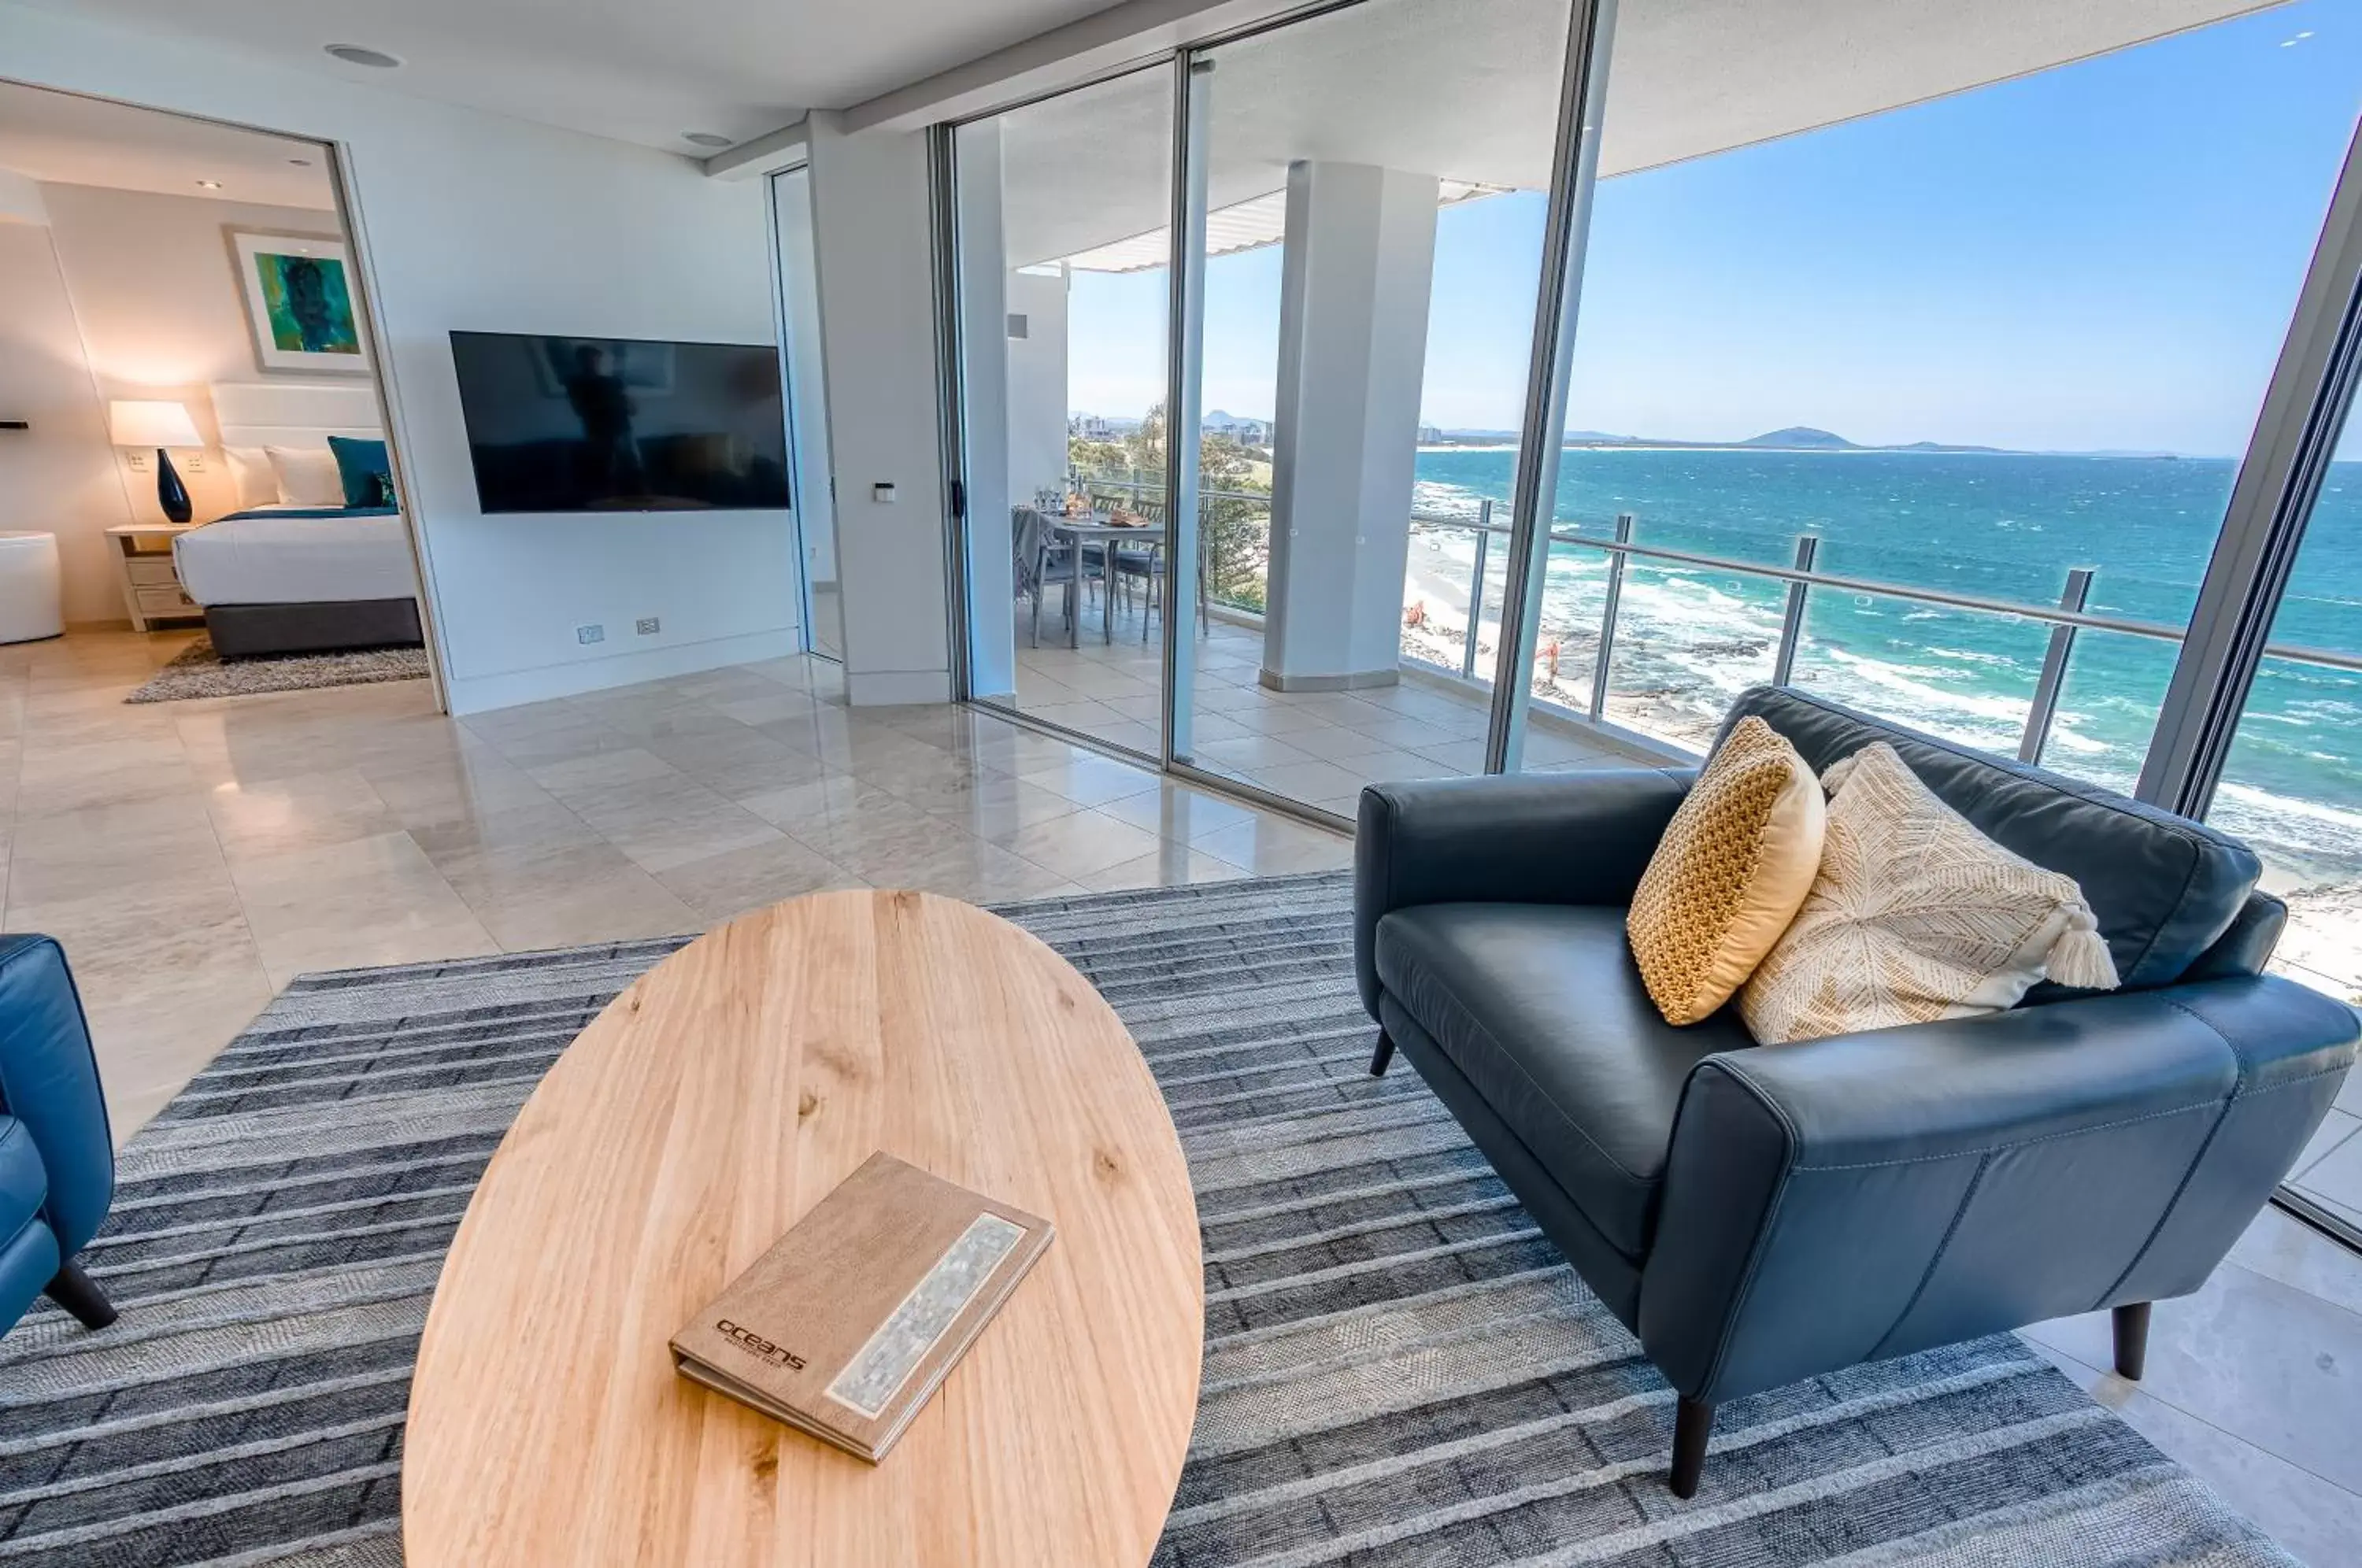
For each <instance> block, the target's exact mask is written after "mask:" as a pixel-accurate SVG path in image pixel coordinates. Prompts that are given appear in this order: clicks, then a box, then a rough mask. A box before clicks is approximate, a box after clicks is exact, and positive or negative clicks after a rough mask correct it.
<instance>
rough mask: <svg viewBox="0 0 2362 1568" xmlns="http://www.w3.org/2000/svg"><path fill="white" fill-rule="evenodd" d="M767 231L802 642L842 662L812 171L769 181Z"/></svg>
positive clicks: (785, 174)
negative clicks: (783, 386)
mask: <svg viewBox="0 0 2362 1568" xmlns="http://www.w3.org/2000/svg"><path fill="white" fill-rule="evenodd" d="M771 226H772V236H773V246H774V249H775V252H776V254H777V256H778V279H779V344H780V358H781V359H782V360H783V361H784V362H785V365H786V369H787V382H788V436H789V442H790V443H791V445H792V448H793V449H792V451H791V452H790V454H789V457H790V460H791V464H792V467H793V469H794V471H795V476H796V483H795V502H796V526H797V530H798V533H799V534H800V536H801V539H802V542H803V583H804V615H805V620H804V624H805V626H806V627H807V628H808V631H807V636H806V643H807V645H808V646H810V647H811V651H812V652H814V653H816V654H821V655H823V656H825V657H829V658H833V659H837V660H840V661H841V660H843V658H844V605H843V603H842V602H841V601H840V599H839V597H838V594H837V586H836V497H835V495H834V494H833V491H832V490H831V488H830V485H829V479H828V473H829V463H828V393H827V386H828V381H827V378H826V377H825V376H824V375H822V370H821V354H820V283H819V270H818V263H817V262H816V261H815V260H814V259H813V255H812V207H811V171H810V170H808V169H805V168H802V167H798V168H794V169H789V170H787V171H783V172H781V173H778V174H775V175H773V176H772V177H771Z"/></svg>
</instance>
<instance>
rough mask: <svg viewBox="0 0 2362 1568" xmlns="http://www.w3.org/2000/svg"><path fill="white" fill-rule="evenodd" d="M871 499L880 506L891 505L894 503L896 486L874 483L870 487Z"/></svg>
mask: <svg viewBox="0 0 2362 1568" xmlns="http://www.w3.org/2000/svg"><path fill="white" fill-rule="evenodd" d="M869 499H870V500H872V501H874V502H877V504H878V505H880V506H891V505H893V504H894V487H893V486H892V485H890V484H873V485H871V486H870V487H869Z"/></svg>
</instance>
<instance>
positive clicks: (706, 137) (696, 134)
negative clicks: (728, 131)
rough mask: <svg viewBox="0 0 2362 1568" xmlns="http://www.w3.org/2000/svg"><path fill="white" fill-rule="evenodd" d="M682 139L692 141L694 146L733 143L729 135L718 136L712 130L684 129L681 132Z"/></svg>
mask: <svg viewBox="0 0 2362 1568" xmlns="http://www.w3.org/2000/svg"><path fill="white" fill-rule="evenodd" d="M680 139H681V140H683V141H685V142H688V143H690V145H691V146H693V147H728V146H730V145H731V141H730V138H728V137H726V136H716V135H715V134H714V133H713V132H712V131H710V130H693V131H683V132H681V133H680Z"/></svg>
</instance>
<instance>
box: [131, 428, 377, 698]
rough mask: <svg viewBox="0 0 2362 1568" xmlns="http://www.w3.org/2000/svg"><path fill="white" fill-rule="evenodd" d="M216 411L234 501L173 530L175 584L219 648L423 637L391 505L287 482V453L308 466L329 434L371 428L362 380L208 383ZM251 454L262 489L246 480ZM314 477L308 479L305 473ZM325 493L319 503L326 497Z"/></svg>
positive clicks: (282, 648) (308, 647) (230, 652)
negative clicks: (355, 501) (214, 515)
mask: <svg viewBox="0 0 2362 1568" xmlns="http://www.w3.org/2000/svg"><path fill="white" fill-rule="evenodd" d="M212 390H213V398H214V414H215V420H216V422H217V424H218V425H219V426H220V429H221V442H222V447H223V449H224V455H225V457H226V459H227V461H228V463H229V466H230V469H231V471H232V474H233V476H234V477H235V478H236V480H237V483H238V485H239V487H240V490H241V492H242V493H241V496H240V504H241V509H240V510H239V511H237V512H235V513H231V514H229V515H228V516H226V517H223V518H219V519H217V520H215V521H214V522H212V523H208V524H206V525H204V526H203V527H200V528H193V529H191V530H190V531H189V532H187V533H185V534H182V535H181V536H179V537H178V538H176V539H174V540H173V541H172V555H173V563H174V566H175V568H176V569H177V570H178V572H179V575H180V579H181V587H182V591H184V592H186V593H187V594H188V596H189V597H190V598H191V599H193V600H194V601H196V602H198V603H199V604H201V605H203V606H204V610H205V628H206V630H207V632H208V633H209V634H210V635H211V637H212V640H213V645H214V648H215V652H217V653H219V654H220V655H221V656H222V657H225V658H236V657H256V656H260V655H270V654H291V653H310V652H320V651H326V650H329V649H335V648H349V647H372V646H385V645H388V644H415V643H417V642H419V641H421V640H422V639H421V635H420V628H419V622H418V602H417V593H418V575H417V570H416V568H415V566H414V564H413V561H412V558H411V548H410V531H409V528H408V526H407V525H406V524H405V523H404V522H403V517H402V515H401V513H399V512H397V511H395V510H394V509H393V508H392V507H390V506H362V507H348V506H343V505H340V504H335V503H336V502H341V501H342V499H343V496H342V494H341V493H340V492H338V491H336V489H335V480H334V469H333V462H332V461H330V462H329V464H328V468H329V473H328V485H329V490H328V492H327V493H326V494H293V493H289V491H288V489H287V487H286V485H285V483H283V482H282V483H281V484H280V485H278V486H276V487H273V486H272V485H271V484H270V479H269V475H270V471H271V469H279V470H280V472H281V480H282V481H283V480H285V479H286V477H287V474H288V469H289V468H290V466H291V465H289V464H284V463H281V461H280V459H281V458H287V457H289V456H290V455H296V456H300V457H302V458H306V459H308V462H306V463H304V464H301V465H293V466H302V467H306V468H312V469H316V468H317V467H318V466H320V462H321V460H322V459H325V458H326V457H327V441H328V437H329V436H353V437H358V438H364V439H379V438H381V434H380V431H379V429H378V425H377V399H376V395H375V393H374V392H371V391H370V388H369V387H368V386H367V384H366V383H349V382H348V383H339V384H334V385H312V384H297V383H292V382H272V383H244V382H238V383H231V382H224V383H218V384H216V385H215V387H214V388H213V389H212ZM265 453H269V454H271V460H270V462H269V463H267V464H261V465H259V466H260V467H261V471H262V475H263V478H262V480H261V484H262V487H263V489H262V491H260V492H259V493H258V492H255V489H254V487H255V478H254V469H256V468H257V467H258V459H259V458H262V456H263V455H264V454H265ZM315 482H316V480H315ZM324 503H326V504H324Z"/></svg>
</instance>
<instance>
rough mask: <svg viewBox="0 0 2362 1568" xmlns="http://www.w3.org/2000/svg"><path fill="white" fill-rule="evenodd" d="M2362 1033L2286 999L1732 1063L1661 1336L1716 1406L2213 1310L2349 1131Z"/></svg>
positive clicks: (2344, 1012)
mask: <svg viewBox="0 0 2362 1568" xmlns="http://www.w3.org/2000/svg"><path fill="white" fill-rule="evenodd" d="M2357 1032H2362V1019H2357V1018H2356V1014H2355V1012H2354V1010H2352V1009H2350V1008H2347V1007H2345V1005H2344V1004H2342V1003H2339V1002H2337V1001H2334V1000H2332V999H2329V998H2327V997H2325V996H2323V995H2321V994H2319V993H2317V992H2314V991H2312V990H2309V989H2307V988H2303V987H2301V986H2298V985H2295V984H2293V983H2291V982H2290V981H2286V980H2280V979H2277V978H2270V977H2238V978H2231V979H2221V980H2210V981H2206V982H2203V983H2201V984H2197V985H2188V986H2176V987H2169V988H2163V989H2159V990H2153V991H2140V992H2126V993H2122V994H2118V995H2112V996H2103V997H2093V998H2089V999H2079V1000H2075V1001H2068V1002H2058V1003H2054V1004H2051V1005H2049V1006H2044V1007H2032V1008H2021V1009H2017V1010H2013V1011H2010V1012H2004V1013H1997V1014H1993V1015H1991V1016H1987V1017H1981V1018H1970V1019H1953V1020H1947V1021H1939V1022H1935V1023H1926V1024H1918V1025H1914V1026H1911V1027H1907V1028H1901V1029H1888V1030H1881V1031H1877V1032H1871V1033H1867V1034H1855V1035H1841V1036H1838V1037H1835V1038H1831V1039H1827V1040H1815V1041H1808V1042H1802V1043H1796V1044H1793V1045H1775V1046H1766V1047H1760V1048H1758V1049H1755V1050H1751V1051H1738V1052H1728V1053H1724V1054H1721V1055H1714V1056H1709V1057H1707V1058H1706V1059H1705V1060H1704V1061H1702V1062H1700V1063H1699V1064H1698V1066H1696V1067H1695V1068H1694V1070H1693V1071H1692V1073H1691V1076H1690V1078H1689V1082H1688V1084H1687V1085H1686V1087H1685V1088H1684V1089H1683V1098H1682V1106H1681V1110H1680V1112H1679V1115H1678V1116H1677V1118H1676V1120H1675V1121H1674V1126H1673V1138H1672V1148H1671V1151H1670V1158H1669V1162H1668V1165H1667V1170H1666V1177H1665V1187H1664V1192H1663V1198H1662V1202H1661V1208H1660V1209H1659V1212H1658V1215H1657V1220H1656V1229H1655V1232H1654V1235H1653V1238H1652V1242H1651V1247H1650V1253H1649V1256H1648V1259H1647V1263H1646V1264H1645V1269H1644V1273H1643V1276H1642V1280H1641V1287H1640V1338H1641V1342H1642V1343H1643V1344H1644V1345H1645V1346H1646V1347H1647V1349H1648V1351H1649V1354H1650V1358H1651V1359H1653V1360H1654V1361H1655V1362H1656V1363H1657V1364H1658V1365H1659V1366H1661V1367H1662V1368H1663V1369H1664V1371H1665V1373H1666V1375H1667V1376H1668V1377H1670V1378H1671V1379H1672V1382H1673V1384H1674V1386H1676V1387H1677V1388H1679V1389H1680V1390H1681V1391H1682V1392H1683V1394H1685V1395H1689V1396H1690V1397H1694V1398H1702V1399H1706V1400H1709V1401H1716V1402H1718V1401H1720V1400H1723V1399H1728V1398H1736V1397H1740V1396H1742V1395H1745V1394H1749V1393H1753V1392H1755V1391H1757V1390H1759V1389H1763V1388H1771V1387H1776V1386H1780V1385H1782V1384H1785V1383H1790V1382H1794V1380H1796V1379H1797V1378H1800V1377H1806V1376H1811V1375H1816V1374H1818V1373H1822V1372H1827V1371H1830V1370H1832V1369H1834V1368H1837V1367H1841V1366H1848V1365H1851V1364H1853V1363H1855V1362H1858V1361H1869V1360H1876V1359H1879V1358H1881V1357H1884V1356H1892V1355H1901V1354H1904V1353H1908V1352H1911V1351H1915V1350H1923V1349H1926V1348H1928V1347H1930V1346H1934V1345H1941V1344H1949V1343H1952V1342H1956V1341H1959V1340H1964V1339H1972V1338H1975V1337H1977V1336H1979V1335H1981V1334H1987V1333H1992V1332H1997V1331H2003V1330H2007V1329H2014V1328H2020V1327H2023V1326H2024V1325H2025V1324H2028V1323H2034V1322H2038V1321H2041V1320H2044V1319H2047V1318H2052V1317H2058V1316H2062V1315H2065V1314H2068V1313H2073V1312H2087V1311H2091V1310H2093V1309H2098V1308H2101V1307H2108V1306H2114V1305H2116V1304H2118V1303H2121V1302H2127V1301H2147V1300H2153V1299H2156V1298H2157V1297H2163V1296H2172V1295H2180V1294H2183V1293H2185V1292H2188V1291H2191V1290H2194V1289H2196V1288H2197V1287H2198V1286H2200V1285H2201V1284H2202V1283H2203V1282H2204V1280H2205V1278H2206V1275H2208V1274H2209V1273H2211V1272H2212V1271H2213V1267H2214V1265H2215V1264H2217V1263H2219V1262H2221V1261H2222V1258H2223V1255H2224V1253H2226V1252H2228V1251H2229V1250H2230V1247H2231V1244H2232V1242H2235V1241H2236V1240H2237V1239H2238V1236H2239V1232H2240V1231H2242V1230H2243V1229H2245V1228H2246V1225H2247V1224H2248V1223H2249V1222H2250V1221H2252V1220H2254V1218H2255V1216H2256V1213H2257V1210H2258V1209H2261V1208H2262V1207H2263V1205H2264V1203H2265V1202H2266V1200H2267V1199H2268V1198H2269V1197H2270V1195H2271V1190H2272V1187H2274V1185H2275V1184H2277V1183H2278V1182H2279V1180H2280V1178H2281V1177H2283V1176H2285V1175H2286V1174H2287V1173H2288V1169H2289V1167H2290V1165H2291V1164H2292V1163H2293V1162H2294V1161H2295V1159H2296V1156H2297V1154H2298V1153H2299V1151H2301V1149H2302V1148H2303V1146H2304V1143H2305V1140H2306V1139H2308V1138H2309V1137H2311V1136H2312V1132H2313V1130H2314V1129H2315V1128H2317V1127H2318V1126H2319V1125H2320V1123H2321V1121H2322V1119H2323V1117H2324V1116H2325V1115H2326V1114H2327V1112H2328V1110H2329V1105H2330V1102H2331V1101H2332V1100H2333V1099H2335V1097H2336V1094H2337V1090H2338V1087H2339V1085H2340V1083H2341V1082H2342V1081H2343V1079H2344V1077H2345V1071H2346V1069H2347V1067H2348V1066H2350V1065H2351V1064H2352V1062H2353V1060H2354V1055H2355V1041H2356V1035H2357Z"/></svg>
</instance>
